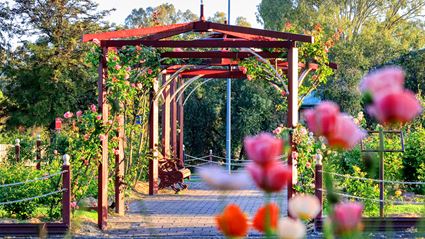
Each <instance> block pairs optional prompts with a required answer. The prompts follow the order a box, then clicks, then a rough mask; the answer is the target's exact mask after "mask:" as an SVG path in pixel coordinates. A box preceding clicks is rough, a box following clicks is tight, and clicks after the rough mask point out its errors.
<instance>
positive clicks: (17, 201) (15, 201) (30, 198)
mask: <svg viewBox="0 0 425 239" xmlns="http://www.w3.org/2000/svg"><path fill="white" fill-rule="evenodd" d="M67 190H68V189H66V188H63V189H60V190H57V191H54V192H50V193H46V194H43V195H39V196H34V197H29V198H23V199H19V200H14V201H7V202H0V206H2V205H7V204H13V203H20V202H26V201H32V200H35V199H39V198H44V197H48V196H51V195H54V194H57V193H62V192H65V191H67Z"/></svg>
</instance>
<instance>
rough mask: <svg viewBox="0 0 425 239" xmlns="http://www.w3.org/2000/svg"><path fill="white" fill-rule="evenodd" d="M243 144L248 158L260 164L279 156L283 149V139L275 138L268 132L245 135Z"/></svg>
mask: <svg viewBox="0 0 425 239" xmlns="http://www.w3.org/2000/svg"><path fill="white" fill-rule="evenodd" d="M244 145H245V150H246V154H247V155H248V158H249V159H250V160H252V161H254V162H255V163H257V164H261V165H265V164H267V163H269V162H272V161H274V160H275V159H277V158H279V156H280V155H281V154H282V150H283V140H281V139H278V138H275V137H274V136H273V135H271V134H269V133H261V134H259V135H257V136H254V137H246V138H245V141H244Z"/></svg>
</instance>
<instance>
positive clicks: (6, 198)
mask: <svg viewBox="0 0 425 239" xmlns="http://www.w3.org/2000/svg"><path fill="white" fill-rule="evenodd" d="M57 171H59V170H58V167H57V168H56V170H55V171H52V173H54V172H57ZM47 174H48V173H47V172H46V171H40V170H36V169H34V168H33V167H27V166H24V165H23V164H15V165H8V166H7V167H6V166H5V165H2V166H1V167H0V185H5V184H10V183H15V182H23V181H27V180H31V179H35V178H40V177H42V176H45V175H47ZM59 177H60V176H57V177H53V178H50V179H46V180H39V181H35V182H30V183H26V184H22V185H16V186H10V187H3V188H1V190H0V202H10V201H15V200H20V199H24V198H29V197H35V196H40V195H43V194H46V193H49V192H52V191H56V190H58V188H60V187H61V180H60V178H59ZM61 198H62V194H60V193H58V194H54V195H51V196H48V197H44V198H39V199H34V200H30V201H25V202H18V203H12V204H6V205H2V206H0V207H1V208H0V209H2V210H3V211H5V212H6V214H7V216H8V217H16V218H18V219H28V218H31V217H33V216H35V214H36V212H37V211H39V210H36V209H39V208H41V207H45V208H49V210H48V213H47V214H48V216H49V217H50V218H56V217H58V216H59V215H60V209H61V207H58V202H60V200H61Z"/></svg>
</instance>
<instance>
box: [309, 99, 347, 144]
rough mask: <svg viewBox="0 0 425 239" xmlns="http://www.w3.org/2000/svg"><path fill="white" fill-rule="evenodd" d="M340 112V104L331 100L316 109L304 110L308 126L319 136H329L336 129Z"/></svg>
mask: <svg viewBox="0 0 425 239" xmlns="http://www.w3.org/2000/svg"><path fill="white" fill-rule="evenodd" d="M339 114H340V112H339V106H338V105H337V104H335V103H333V102H330V101H325V102H323V103H320V104H319V105H318V106H316V107H315V108H314V109H309V110H306V111H304V117H305V119H306V121H307V125H308V128H309V129H310V131H312V132H313V133H314V134H316V135H317V136H329V135H330V134H331V133H332V132H333V131H334V127H335V123H336V120H337V117H338V115H339Z"/></svg>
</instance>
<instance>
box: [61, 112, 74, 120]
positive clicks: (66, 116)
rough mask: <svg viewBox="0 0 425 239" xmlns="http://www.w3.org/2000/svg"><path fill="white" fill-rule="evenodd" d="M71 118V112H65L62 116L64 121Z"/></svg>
mask: <svg viewBox="0 0 425 239" xmlns="http://www.w3.org/2000/svg"><path fill="white" fill-rule="evenodd" d="M72 116H74V113H72V112H69V111H68V112H66V113H65V114H64V115H63V117H64V118H65V119H69V118H72Z"/></svg>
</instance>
